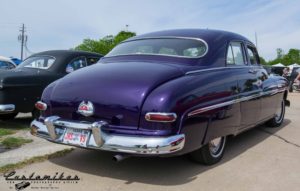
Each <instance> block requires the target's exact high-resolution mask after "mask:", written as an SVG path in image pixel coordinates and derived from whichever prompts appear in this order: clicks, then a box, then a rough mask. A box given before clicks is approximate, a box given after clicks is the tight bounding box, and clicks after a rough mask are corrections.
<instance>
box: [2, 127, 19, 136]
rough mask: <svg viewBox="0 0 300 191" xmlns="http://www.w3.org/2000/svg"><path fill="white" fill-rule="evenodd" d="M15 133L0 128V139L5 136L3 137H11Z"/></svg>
mask: <svg viewBox="0 0 300 191" xmlns="http://www.w3.org/2000/svg"><path fill="white" fill-rule="evenodd" d="M14 133H15V131H13V130H11V129H2V128H0V137H2V136H5V135H11V134H14Z"/></svg>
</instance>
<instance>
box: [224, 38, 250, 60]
mask: <svg viewBox="0 0 300 191" xmlns="http://www.w3.org/2000/svg"><path fill="white" fill-rule="evenodd" d="M226 62H227V64H228V65H246V63H245V56H244V54H243V45H242V43H240V42H232V43H230V45H229V47H228V51H227V58H226Z"/></svg>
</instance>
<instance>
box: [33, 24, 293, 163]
mask: <svg viewBox="0 0 300 191" xmlns="http://www.w3.org/2000/svg"><path fill="white" fill-rule="evenodd" d="M287 85H288V83H287V81H286V79H284V78H282V77H280V76H279V77H269V76H268V74H267V72H266V70H265V69H264V68H263V67H262V66H261V65H260V63H259V57H258V53H257V51H256V48H255V46H254V44H253V43H251V42H250V41H249V40H247V39H246V38H244V37H243V36H240V35H238V34H234V33H231V32H225V31H217V30H200V29H191V30H187V29H185V30H169V31H161V32H154V33H150V34H145V35H140V36H136V37H133V38H130V39H129V40H126V41H125V42H122V43H121V44H119V45H118V46H116V47H115V48H114V49H113V50H112V51H111V52H110V53H108V54H107V55H106V56H105V57H104V58H103V59H101V60H100V62H99V63H98V64H96V65H94V66H91V67H88V68H84V69H82V70H79V71H76V72H74V73H72V74H70V75H67V76H66V77H64V78H62V79H60V80H58V81H56V82H54V83H52V84H51V85H49V86H48V87H47V88H46V89H45V90H44V92H43V96H42V99H41V101H39V102H38V103H37V104H36V105H37V108H39V110H41V111H43V113H42V116H41V117H40V118H39V119H38V120H34V121H33V122H32V124H31V133H32V134H33V135H35V136H39V137H42V138H44V139H47V140H49V141H51V142H55V143H61V144H67V145H75V146H78V147H84V148H92V149H100V150H105V151H112V152H114V153H116V155H115V159H116V160H121V159H122V158H123V156H124V155H127V156H128V155H143V156H174V155H182V154H186V153H190V156H191V158H192V159H194V160H195V161H198V162H201V163H204V164H208V165H210V164H214V163H216V162H218V161H219V160H220V159H221V157H222V156H223V153H224V148H225V145H226V140H227V139H226V137H227V136H229V135H237V134H239V133H241V132H243V131H245V130H247V129H249V128H252V127H254V126H256V125H258V124H261V123H264V122H267V124H268V125H269V126H272V127H277V126H279V125H280V124H281V123H282V121H283V119H284V114H285V106H286V104H289V102H288V100H287Z"/></svg>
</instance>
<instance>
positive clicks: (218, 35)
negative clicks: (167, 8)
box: [126, 29, 253, 44]
mask: <svg viewBox="0 0 300 191" xmlns="http://www.w3.org/2000/svg"><path fill="white" fill-rule="evenodd" d="M158 37H181V38H184V37H185V38H197V39H202V40H204V41H206V42H208V41H210V42H211V41H214V40H215V39H218V40H220V39H224V40H243V41H247V42H249V43H251V44H253V43H252V42H251V41H250V40H248V39H247V38H246V37H244V36H242V35H239V34H237V33H233V32H228V31H223V30H214V29H174V30H164V31H157V32H151V33H147V34H143V35H138V36H135V37H132V38H130V39H128V40H126V41H131V40H137V39H143V38H158Z"/></svg>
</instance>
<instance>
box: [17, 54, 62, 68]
mask: <svg viewBox="0 0 300 191" xmlns="http://www.w3.org/2000/svg"><path fill="white" fill-rule="evenodd" d="M34 57H50V58H53V59H54V61H53V64H52V65H51V66H49V67H48V68H34V67H25V66H22V68H31V69H37V70H49V69H50V68H51V67H52V66H53V65H54V64H55V62H56V58H55V57H54V56H50V55H47V54H45V55H34V56H29V57H28V58H26V59H25V60H23V61H22V62H21V63H20V64H19V65H18V66H17V67H16V68H17V69H19V66H21V64H22V63H23V62H25V61H26V60H27V59H29V58H34Z"/></svg>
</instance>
